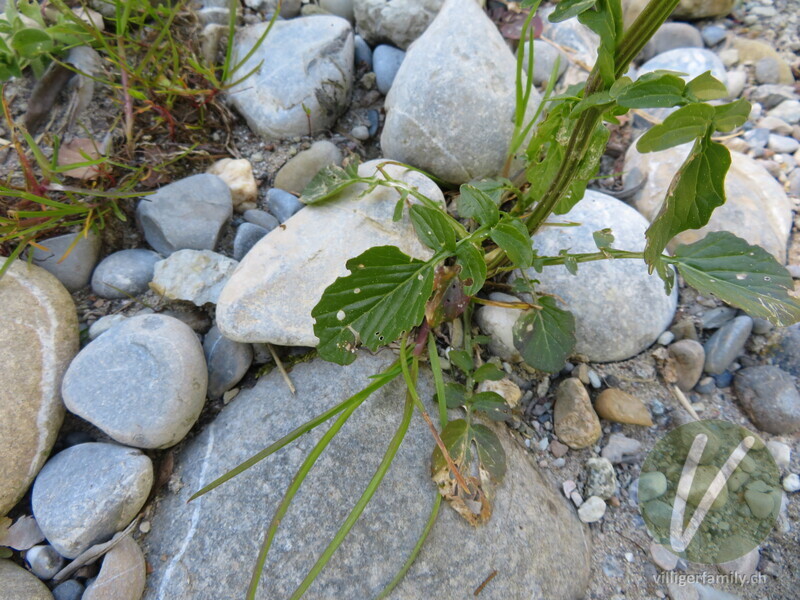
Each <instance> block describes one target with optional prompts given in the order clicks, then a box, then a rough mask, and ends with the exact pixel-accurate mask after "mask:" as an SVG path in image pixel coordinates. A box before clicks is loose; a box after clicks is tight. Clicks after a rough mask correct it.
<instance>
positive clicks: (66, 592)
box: [53, 579, 86, 600]
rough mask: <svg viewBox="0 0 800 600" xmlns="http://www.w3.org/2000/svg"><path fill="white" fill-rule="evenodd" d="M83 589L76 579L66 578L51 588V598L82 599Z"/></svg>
mask: <svg viewBox="0 0 800 600" xmlns="http://www.w3.org/2000/svg"><path fill="white" fill-rule="evenodd" d="M85 589H86V588H84V587H83V585H82V584H81V583H80V582H79V581H77V580H76V579H68V580H67V581H65V582H64V583H59V584H58V585H57V586H56V587H54V588H53V600H83V592H84V591H85Z"/></svg>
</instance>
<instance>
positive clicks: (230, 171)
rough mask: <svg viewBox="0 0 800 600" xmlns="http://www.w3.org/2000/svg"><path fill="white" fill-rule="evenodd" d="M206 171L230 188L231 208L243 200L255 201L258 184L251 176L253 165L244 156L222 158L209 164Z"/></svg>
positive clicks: (236, 206) (237, 205)
mask: <svg viewBox="0 0 800 600" xmlns="http://www.w3.org/2000/svg"><path fill="white" fill-rule="evenodd" d="M206 173H211V174H212V175H216V176H217V177H219V178H220V179H222V181H224V182H225V183H226V184H228V188H230V190H231V201H232V202H233V208H238V207H239V206H240V205H241V204H242V203H244V202H255V201H256V197H257V195H258V184H257V183H256V178H255V177H254V176H253V165H251V164H250V161H249V160H247V159H246V158H239V159H234V158H223V159H220V160H218V161H217V162H215V163H214V164H213V165H211V166H210V167H209V168H208V169H207V170H206Z"/></svg>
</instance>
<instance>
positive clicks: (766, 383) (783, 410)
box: [734, 365, 800, 434]
mask: <svg viewBox="0 0 800 600" xmlns="http://www.w3.org/2000/svg"><path fill="white" fill-rule="evenodd" d="M734 385H735V389H736V396H737V397H738V398H739V402H741V404H742V406H744V409H745V410H746V411H747V414H748V415H750V418H751V419H752V420H753V423H755V425H756V427H758V428H759V429H761V430H762V431H766V432H768V433H774V434H791V433H796V432H797V431H800V393H798V391H797V387H796V386H795V383H794V378H793V377H792V376H791V375H789V374H788V373H786V372H785V371H782V370H781V369H779V368H778V367H773V366H770V365H764V366H758V367H747V368H745V369H741V370H740V371H737V372H736V376H735V378H734Z"/></svg>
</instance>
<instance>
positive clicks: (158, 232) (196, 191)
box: [136, 173, 233, 256]
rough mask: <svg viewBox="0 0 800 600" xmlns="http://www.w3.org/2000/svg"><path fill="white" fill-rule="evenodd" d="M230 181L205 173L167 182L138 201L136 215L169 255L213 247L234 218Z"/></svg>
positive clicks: (150, 241)
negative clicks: (223, 228)
mask: <svg viewBox="0 0 800 600" xmlns="http://www.w3.org/2000/svg"><path fill="white" fill-rule="evenodd" d="M232 212H233V202H232V200H231V192H230V189H229V188H228V185H227V184H226V183H225V182H224V181H223V180H222V179H220V178H219V177H217V176H216V175H209V174H208V173H202V174H199V175H192V176H190V177H185V178H184V179H179V180H178V181H175V182H174V183H170V184H169V185H165V186H164V187H162V188H160V189H159V190H158V191H157V192H156V193H155V194H152V195H150V196H146V197H144V198H142V199H141V200H140V201H139V205H138V206H137V208H136V219H137V221H138V222H139V224H140V226H141V227H142V229H143V230H144V237H145V239H146V240H147V243H148V244H150V246H152V247H153V248H154V249H155V250H156V252H158V253H160V254H162V255H164V256H169V255H170V254H172V253H173V252H175V251H176V250H183V249H187V248H188V249H192V250H213V249H214V247H215V246H216V245H217V240H218V239H219V234H220V231H221V230H222V226H223V225H224V224H225V223H226V222H227V221H228V219H230V218H231V214H232Z"/></svg>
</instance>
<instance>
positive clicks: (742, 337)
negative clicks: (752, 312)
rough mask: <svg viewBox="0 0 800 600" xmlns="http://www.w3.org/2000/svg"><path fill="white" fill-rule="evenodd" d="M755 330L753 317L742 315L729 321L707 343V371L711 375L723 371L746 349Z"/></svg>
mask: <svg viewBox="0 0 800 600" xmlns="http://www.w3.org/2000/svg"><path fill="white" fill-rule="evenodd" d="M752 330H753V319H751V318H750V317H748V316H745V315H742V316H740V317H736V318H735V319H733V320H732V321H728V322H727V323H726V324H725V325H723V326H722V327H721V328H720V329H718V330H717V331H716V332H715V333H714V335H712V336H711V338H709V340H708V341H707V342H706V344H705V351H706V362H705V371H706V373H708V374H709V375H719V374H721V373H723V372H724V371H725V370H726V369H727V368H728V367H729V366H730V364H731V363H732V362H733V361H734V360H736V357H737V356H739V354H741V352H742V350H744V345H745V343H746V342H747V338H748V337H750V332H751V331H752Z"/></svg>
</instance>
